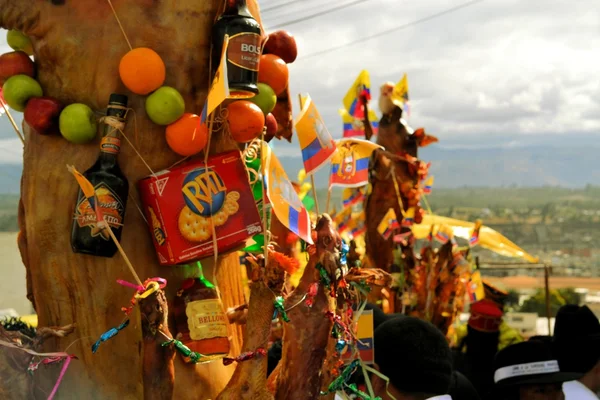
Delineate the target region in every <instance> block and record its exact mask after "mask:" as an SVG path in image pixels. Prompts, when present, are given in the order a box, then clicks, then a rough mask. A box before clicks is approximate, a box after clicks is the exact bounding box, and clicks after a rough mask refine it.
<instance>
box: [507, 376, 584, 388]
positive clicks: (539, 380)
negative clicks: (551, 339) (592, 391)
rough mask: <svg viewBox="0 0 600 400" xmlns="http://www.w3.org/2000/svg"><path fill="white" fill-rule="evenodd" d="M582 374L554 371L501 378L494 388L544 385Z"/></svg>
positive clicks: (570, 379)
mask: <svg viewBox="0 0 600 400" xmlns="http://www.w3.org/2000/svg"><path fill="white" fill-rule="evenodd" d="M582 376H583V374H580V373H577V372H554V373H551V374H537V375H525V376H516V377H514V378H507V379H503V380H501V381H500V382H498V383H496V388H498V389H502V388H509V387H515V386H521V385H544V384H551V383H563V382H568V381H574V380H577V379H579V378H581V377H582Z"/></svg>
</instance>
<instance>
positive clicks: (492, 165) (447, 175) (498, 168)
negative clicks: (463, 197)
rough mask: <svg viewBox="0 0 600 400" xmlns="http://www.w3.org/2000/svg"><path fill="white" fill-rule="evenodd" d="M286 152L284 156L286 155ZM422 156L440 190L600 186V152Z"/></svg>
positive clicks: (17, 170)
mask: <svg viewBox="0 0 600 400" xmlns="http://www.w3.org/2000/svg"><path fill="white" fill-rule="evenodd" d="M291 146H294V144H292V145H276V146H275V152H276V153H280V156H279V159H280V161H281V163H282V164H283V167H284V168H285V169H286V171H287V172H288V175H289V177H290V179H291V180H295V179H296V175H297V173H298V171H299V170H300V169H301V168H302V160H301V158H300V153H299V152H296V151H291ZM280 149H281V150H280ZM419 156H420V157H421V158H422V159H423V160H425V161H430V162H431V170H430V172H431V174H432V175H434V176H435V187H438V188H456V187H463V186H471V187H502V186H520V187H540V186H562V187H568V188H577V187H584V186H585V185H587V184H596V185H597V184H599V183H600V163H598V161H597V160H598V158H599V156H600V147H583V146H581V147H568V148H560V147H554V146H525V147H516V148H508V147H494V148H485V149H471V148H464V147H456V148H443V147H441V146H438V145H432V146H429V147H426V148H424V149H421V152H420V154H419ZM21 169H22V167H21V165H16V164H0V193H19V185H20V177H21ZM328 173H329V169H328V167H327V166H324V167H323V168H321V169H320V170H319V171H318V172H317V173H316V174H315V185H316V187H317V188H324V187H326V186H327V182H328Z"/></svg>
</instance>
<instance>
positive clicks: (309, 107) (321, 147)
mask: <svg viewBox="0 0 600 400" xmlns="http://www.w3.org/2000/svg"><path fill="white" fill-rule="evenodd" d="M294 126H295V127H296V133H297V134H298V143H299V144H300V150H301V151H302V160H303V161H304V170H305V171H306V174H307V175H310V174H313V173H314V172H315V171H316V170H317V169H319V167H321V166H322V165H324V164H325V163H327V161H329V159H331V157H332V156H333V154H334V153H335V152H336V147H335V141H334V140H333V138H332V137H331V134H330V133H329V131H328V130H327V127H326V126H325V122H323V119H322V118H321V115H320V114H319V111H318V110H317V107H316V106H315V103H313V101H312V100H311V98H310V96H308V95H306V96H303V97H302V111H301V112H300V116H299V117H298V119H297V120H296V122H295V124H294Z"/></svg>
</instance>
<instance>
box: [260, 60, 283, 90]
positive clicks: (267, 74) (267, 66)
mask: <svg viewBox="0 0 600 400" xmlns="http://www.w3.org/2000/svg"><path fill="white" fill-rule="evenodd" d="M289 76H290V73H289V71H288V66H287V64H286V63H285V61H283V60H282V59H281V58H280V57H277V56H276V55H275V54H263V55H262V56H260V65H259V67H258V81H259V82H262V83H266V84H267V85H269V86H271V89H273V91H274V92H275V94H276V95H277V96H279V95H280V94H281V93H283V91H284V90H285V88H287V85H288V79H289Z"/></svg>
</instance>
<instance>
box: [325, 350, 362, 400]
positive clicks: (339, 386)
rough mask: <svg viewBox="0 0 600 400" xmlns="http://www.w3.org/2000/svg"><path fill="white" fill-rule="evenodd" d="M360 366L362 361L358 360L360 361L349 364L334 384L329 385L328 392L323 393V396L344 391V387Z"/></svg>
mask: <svg viewBox="0 0 600 400" xmlns="http://www.w3.org/2000/svg"><path fill="white" fill-rule="evenodd" d="M359 365H360V360H358V359H356V360H354V361H352V362H351V363H350V364H348V366H347V367H346V368H344V370H343V371H342V373H341V374H340V376H338V377H337V378H335V379H334V380H333V382H331V383H330V384H329V386H328V387H327V391H326V392H321V396H324V395H327V394H329V393H335V392H337V391H340V390H343V389H344V386H346V385H347V384H348V381H349V380H350V377H351V376H352V374H353V373H354V371H355V370H356V369H357V368H358V366H359Z"/></svg>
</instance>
